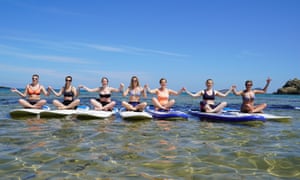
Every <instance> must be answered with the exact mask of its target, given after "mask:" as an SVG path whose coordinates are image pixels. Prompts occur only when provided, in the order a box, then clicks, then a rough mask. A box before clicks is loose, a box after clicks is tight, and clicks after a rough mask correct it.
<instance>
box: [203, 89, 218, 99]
mask: <svg viewBox="0 0 300 180" xmlns="http://www.w3.org/2000/svg"><path fill="white" fill-rule="evenodd" d="M202 98H203V100H215V91H214V90H213V91H212V94H211V95H209V94H207V91H206V90H204V94H203V96H202Z"/></svg>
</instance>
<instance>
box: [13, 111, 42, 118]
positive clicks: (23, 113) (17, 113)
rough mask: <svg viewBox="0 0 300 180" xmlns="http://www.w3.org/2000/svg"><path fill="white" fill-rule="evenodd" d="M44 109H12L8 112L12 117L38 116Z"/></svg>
mask: <svg viewBox="0 0 300 180" xmlns="http://www.w3.org/2000/svg"><path fill="white" fill-rule="evenodd" d="M43 111H46V110H42V109H13V110H11V111H10V112H9V114H10V116H11V117H12V118H22V117H34V116H36V117H38V118H39V115H40V112H43Z"/></svg>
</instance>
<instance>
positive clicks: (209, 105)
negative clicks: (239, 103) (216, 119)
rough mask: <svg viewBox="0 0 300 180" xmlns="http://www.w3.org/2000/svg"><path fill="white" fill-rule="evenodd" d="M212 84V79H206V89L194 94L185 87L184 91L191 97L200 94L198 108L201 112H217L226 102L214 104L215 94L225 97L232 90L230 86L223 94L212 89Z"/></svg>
mask: <svg viewBox="0 0 300 180" xmlns="http://www.w3.org/2000/svg"><path fill="white" fill-rule="evenodd" d="M213 84H214V82H213V80H212V79H207V80H206V89H204V90H201V91H199V92H197V93H195V94H193V93H191V92H189V91H188V90H186V89H185V91H186V93H187V94H189V95H190V96H192V97H200V96H202V101H200V110H201V111H202V112H210V113H219V112H221V111H222V109H223V108H224V107H225V106H227V102H225V101H224V102H221V103H218V104H215V96H218V97H226V96H227V95H228V94H229V93H230V92H231V91H232V87H231V88H230V89H229V90H228V91H227V92H226V93H225V94H223V93H221V92H219V91H217V90H214V89H213Z"/></svg>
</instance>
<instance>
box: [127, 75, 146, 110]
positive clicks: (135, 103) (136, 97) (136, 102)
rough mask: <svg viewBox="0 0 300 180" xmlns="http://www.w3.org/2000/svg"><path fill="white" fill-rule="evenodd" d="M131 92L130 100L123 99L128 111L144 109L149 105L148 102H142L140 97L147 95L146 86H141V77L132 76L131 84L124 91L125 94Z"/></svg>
mask: <svg viewBox="0 0 300 180" xmlns="http://www.w3.org/2000/svg"><path fill="white" fill-rule="evenodd" d="M128 94H129V102H126V101H122V106H124V107H125V108H126V109H127V110H128V111H143V110H144V109H145V107H146V106H147V103H146V102H140V97H141V96H143V97H144V98H146V97H147V89H146V87H144V88H143V87H141V86H140V82H139V79H138V78H137V77H136V76H132V77H131V81H130V86H129V87H128V88H127V89H126V90H125V91H123V96H124V97H125V96H127V95H128Z"/></svg>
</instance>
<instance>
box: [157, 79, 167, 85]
mask: <svg viewBox="0 0 300 180" xmlns="http://www.w3.org/2000/svg"><path fill="white" fill-rule="evenodd" d="M162 81H166V82H167V80H166V79H165V78H160V80H159V84H160V83H161V82H162Z"/></svg>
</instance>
